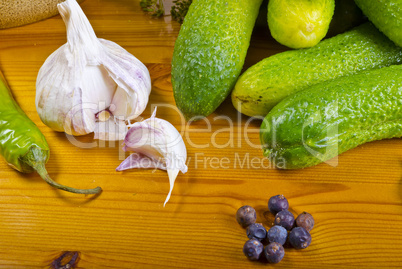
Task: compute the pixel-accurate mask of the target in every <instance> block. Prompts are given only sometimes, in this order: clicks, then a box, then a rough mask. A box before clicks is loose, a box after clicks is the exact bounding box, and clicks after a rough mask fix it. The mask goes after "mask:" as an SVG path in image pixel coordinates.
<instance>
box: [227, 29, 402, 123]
mask: <svg viewBox="0 0 402 269" xmlns="http://www.w3.org/2000/svg"><path fill="white" fill-rule="evenodd" d="M401 62H402V49H401V48H399V47H398V46H396V45H395V44H394V43H393V42H392V41H390V40H389V39H388V38H387V37H386V36H384V35H383V34H382V33H380V32H379V31H378V30H377V29H376V28H375V27H374V25H372V24H371V23H369V22H368V23H365V24H363V25H360V26H358V27H356V28H354V29H353V30H351V31H349V32H346V33H344V34H340V35H337V36H335V37H332V38H329V39H326V40H323V41H321V42H320V43H318V44H317V45H316V46H314V47H312V48H309V49H300V50H291V51H285V52H282V53H279V54H276V55H273V56H270V57H268V58H266V59H264V60H262V61H260V62H259V63H257V64H255V65H254V66H252V67H250V68H249V69H248V70H246V71H245V72H244V73H243V74H242V75H241V76H240V78H239V80H238V81H237V83H236V85H235V88H234V90H233V92H232V103H233V105H234V107H235V108H236V109H237V110H238V111H240V112H241V113H243V114H245V115H248V116H262V117H265V116H266V115H267V114H268V112H269V111H270V110H271V109H272V108H273V107H274V106H275V105H276V104H278V103H279V102H280V101H281V100H282V99H284V98H285V97H287V96H289V95H291V94H294V93H295V92H298V91H300V90H303V89H305V88H307V87H308V86H311V85H314V84H316V83H319V82H323V81H327V80H331V79H334V78H337V77H340V76H344V75H351V74H354V73H357V72H359V71H362V70H369V69H375V68H381V67H385V66H389V65H392V64H398V63H401Z"/></svg>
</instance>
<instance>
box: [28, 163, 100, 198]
mask: <svg viewBox="0 0 402 269" xmlns="http://www.w3.org/2000/svg"><path fill="white" fill-rule="evenodd" d="M33 169H35V170H36V172H38V174H39V175H40V176H41V178H43V180H44V181H46V182H47V183H48V184H49V185H50V186H52V187H55V188H57V189H60V190H63V191H68V192H72V193H81V194H97V193H99V192H101V191H102V188H101V187H96V188H93V189H76V188H72V187H68V186H65V185H61V184H59V183H57V182H55V181H53V179H51V178H50V176H49V174H48V172H47V171H46V168H45V165H44V164H40V165H37V166H36V167H33Z"/></svg>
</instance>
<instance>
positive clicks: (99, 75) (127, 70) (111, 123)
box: [35, 0, 151, 140]
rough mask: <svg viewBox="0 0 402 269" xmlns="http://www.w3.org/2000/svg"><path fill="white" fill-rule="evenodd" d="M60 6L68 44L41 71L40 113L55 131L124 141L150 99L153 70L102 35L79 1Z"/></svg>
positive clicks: (38, 87) (49, 59)
mask: <svg viewBox="0 0 402 269" xmlns="http://www.w3.org/2000/svg"><path fill="white" fill-rule="evenodd" d="M57 7H58V9H59V12H60V15H61V16H62V18H63V21H64V23H65V24H66V27H67V43H66V44H64V45H63V46H61V47H60V48H59V49H57V50H56V51H55V52H53V53H52V54H51V55H50V56H49V57H48V58H47V59H46V61H45V63H44V64H43V66H42V67H41V68H40V70H39V73H38V77H37V81H36V101H35V103H36V109H37V111H38V114H39V116H40V118H41V120H42V121H43V122H44V123H45V124H46V125H47V126H49V127H50V128H52V129H53V130H55V131H60V132H66V133H68V134H72V135H85V134H88V133H92V132H95V138H96V139H102V140H121V139H123V138H124V136H125V133H126V132H127V130H128V128H127V127H126V124H125V121H126V120H130V119H134V118H136V117H138V116H139V115H140V114H141V113H142V112H143V111H144V109H145V107H146V105H147V103H148V98H149V94H150V92H151V79H150V75H149V72H148V69H147V68H146V67H145V65H144V64H142V63H141V62H140V61H139V60H138V59H137V58H135V57H134V56H133V55H131V54H130V53H129V52H127V51H126V50H125V49H123V48H122V47H120V46H119V45H117V44H116V43H114V42H111V41H108V40H105V39H101V38H97V37H96V35H95V32H94V31H93V29H92V27H91V25H90V23H89V21H88V19H87V18H86V16H85V14H84V12H83V11H82V9H81V7H80V6H79V5H78V3H77V2H76V0H66V1H65V2H63V3H60V4H58V5H57ZM100 114H106V116H105V115H104V116H102V117H99V115H100Z"/></svg>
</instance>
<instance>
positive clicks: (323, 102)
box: [260, 65, 402, 169]
mask: <svg viewBox="0 0 402 269" xmlns="http://www.w3.org/2000/svg"><path fill="white" fill-rule="evenodd" d="M260 131H261V132H260V138H261V144H262V148H263V151H264V155H265V156H267V157H269V159H270V160H271V161H272V162H273V163H275V165H276V166H277V167H279V168H285V169H295V168H305V167H309V166H313V165H316V164H318V163H321V162H325V161H328V160H330V159H331V158H333V157H335V156H337V155H338V154H341V153H342V152H345V151H347V150H349V149H352V148H354V147H356V146H358V145H361V144H363V143H366V142H370V141H374V140H381V139H385V138H393V137H401V136H402V66H401V65H395V66H390V67H384V68H381V69H374V70H369V71H362V72H360V73H358V74H355V75H350V76H344V77H340V78H337V79H334V80H331V81H328V82H323V83H319V84H316V85H313V86H311V87H310V88H308V89H306V90H303V91H300V92H298V93H296V94H294V95H292V96H289V97H288V98H286V99H285V100H283V101H282V102H280V103H279V104H278V105H277V106H275V107H274V108H273V109H272V110H271V112H269V113H268V115H267V116H266V117H265V119H264V121H263V123H262V125H261V130H260Z"/></svg>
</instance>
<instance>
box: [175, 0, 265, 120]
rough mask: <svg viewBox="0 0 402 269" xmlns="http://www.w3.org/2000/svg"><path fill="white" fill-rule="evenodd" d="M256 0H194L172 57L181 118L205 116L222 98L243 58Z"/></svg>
mask: <svg viewBox="0 0 402 269" xmlns="http://www.w3.org/2000/svg"><path fill="white" fill-rule="evenodd" d="M261 2H262V0H230V1H228V0H216V1H209V0H194V1H193V3H192V4H191V6H190V8H189V10H188V13H187V15H186V17H185V19H184V23H183V25H182V26H181V29H180V32H179V36H178V38H177V40H176V43H175V46H174V52H173V59H172V86H173V94H174V98H175V101H176V105H177V107H178V108H179V109H180V110H181V112H182V113H183V114H184V116H185V118H186V119H191V120H195V119H200V118H201V117H205V116H208V115H209V114H211V113H212V112H214V111H215V109H216V108H217V107H218V106H219V105H220V104H221V103H222V102H223V101H224V100H225V98H226V97H227V96H228V95H229V93H230V91H231V90H232V89H233V86H234V84H235V83H236V80H237V78H238V76H239V75H240V72H241V69H242V67H243V64H244V59H245V57H246V53H247V49H248V47H249V44H250V38H251V33H252V31H253V27H254V24H255V20H256V18H257V15H258V11H259V9H260V5H261Z"/></svg>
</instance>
